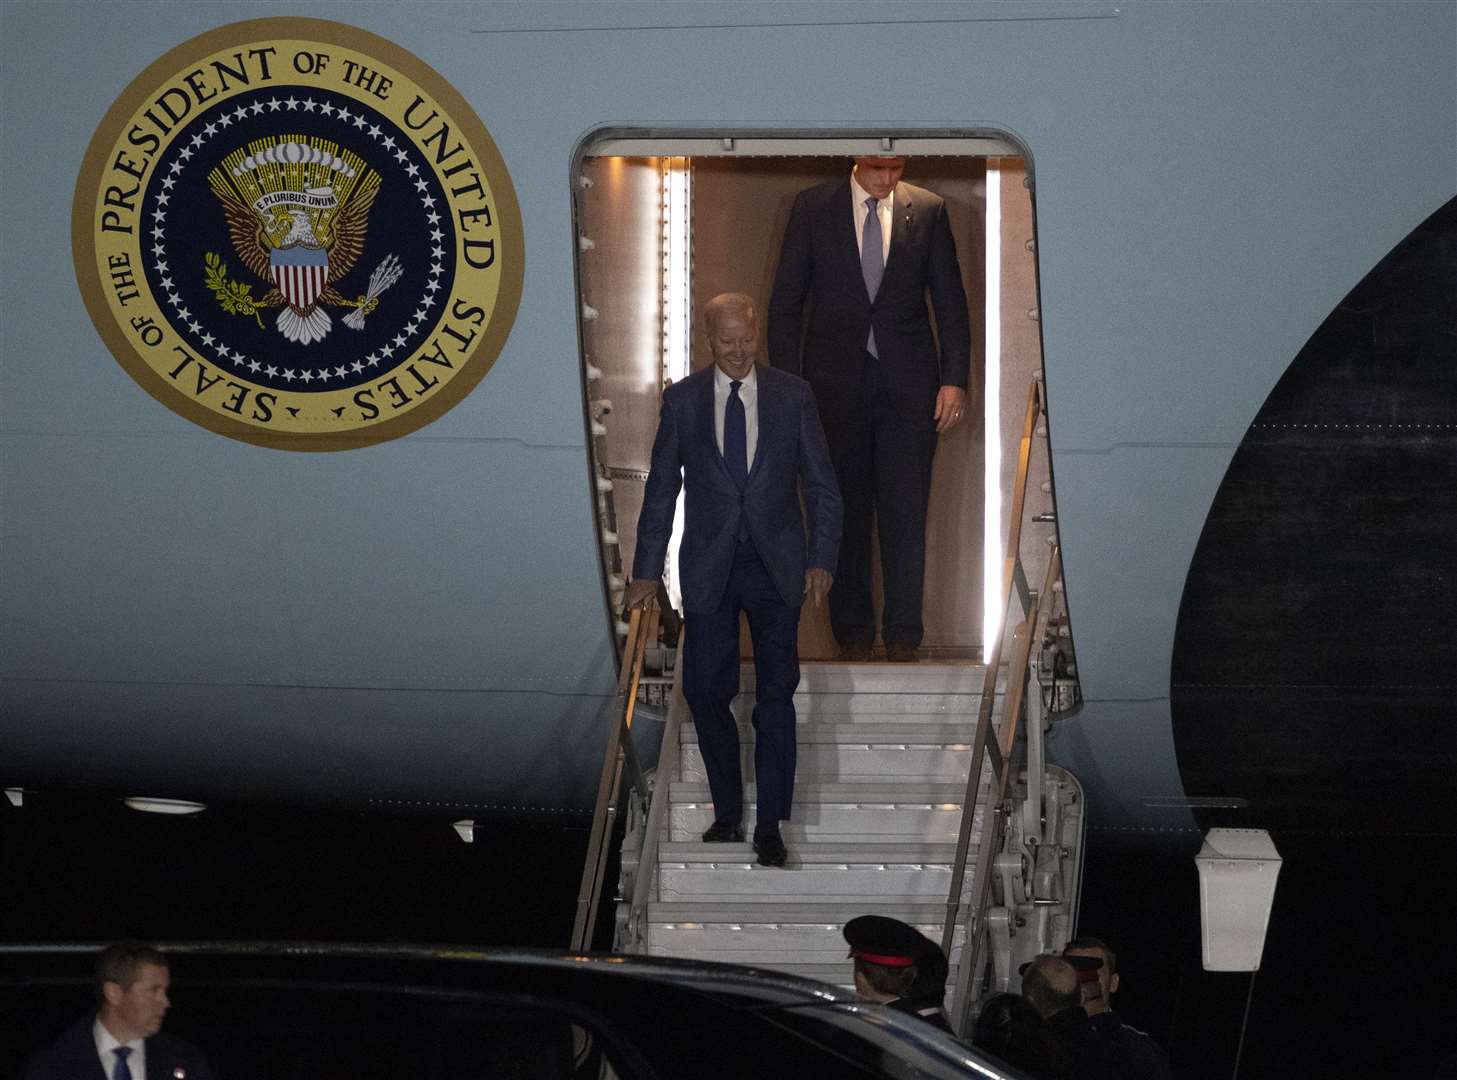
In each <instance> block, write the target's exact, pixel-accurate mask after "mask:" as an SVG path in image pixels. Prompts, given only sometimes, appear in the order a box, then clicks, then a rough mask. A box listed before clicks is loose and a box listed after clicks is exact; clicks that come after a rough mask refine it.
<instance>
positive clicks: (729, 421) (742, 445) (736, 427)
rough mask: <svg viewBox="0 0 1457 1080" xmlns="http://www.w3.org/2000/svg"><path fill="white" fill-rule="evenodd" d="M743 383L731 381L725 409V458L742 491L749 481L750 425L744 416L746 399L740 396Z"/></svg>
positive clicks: (734, 479)
mask: <svg viewBox="0 0 1457 1080" xmlns="http://www.w3.org/2000/svg"><path fill="white" fill-rule="evenodd" d="M742 385H743V383H741V382H739V381H737V380H734V381H732V382H730V383H729V387H730V392H729V398H728V402H727V404H725V406H724V410H723V460H724V464H726V465H727V466H728V471H729V476H731V477H733V481H734V484H735V485H737V486H738V489H739V490H740V491H743V490H744V487H745V486H746V485H747V484H748V482H749V425H748V421H747V420H746V419H745V417H744V399H743V398H741V397H739V387H740V386H742Z"/></svg>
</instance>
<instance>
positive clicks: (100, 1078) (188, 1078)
mask: <svg viewBox="0 0 1457 1080" xmlns="http://www.w3.org/2000/svg"><path fill="white" fill-rule="evenodd" d="M95 1021H96V1017H95V1015H94V1014H88V1015H87V1016H85V1017H84V1018H82V1019H81V1020H78V1021H77V1022H76V1023H75V1024H72V1025H71V1026H70V1027H68V1028H67V1029H66V1030H65V1031H63V1032H62V1033H61V1035H60V1037H59V1038H57V1039H56V1040H55V1041H54V1042H52V1043H50V1044H48V1045H46V1046H43V1047H41V1048H40V1049H39V1050H37V1051H36V1052H35V1053H34V1054H31V1055H30V1059H29V1060H28V1061H26V1063H25V1070H24V1071H23V1072H22V1073H21V1074H20V1075H21V1080H110V1078H109V1077H108V1076H107V1074H106V1071H105V1070H104V1069H102V1067H101V1059H100V1058H99V1057H97V1055H96V1040H95V1039H94V1038H92V1035H91V1025H92V1024H93V1023H95ZM178 1069H181V1070H182V1076H183V1077H184V1078H185V1080H214V1075H213V1071H212V1067H211V1066H210V1065H208V1062H207V1058H205V1057H203V1056H202V1052H201V1051H199V1050H198V1049H197V1047H195V1046H193V1045H192V1044H191V1043H189V1042H187V1041H185V1040H183V1039H179V1038H177V1036H175V1035H168V1034H166V1033H165V1032H159V1033H157V1034H156V1035H153V1036H152V1037H151V1038H150V1039H148V1040H147V1075H146V1080H174V1078H175V1077H176V1076H177V1075H178V1073H177V1070H178ZM136 1080H142V1078H141V1077H137V1078H136Z"/></svg>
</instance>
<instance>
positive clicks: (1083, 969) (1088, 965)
mask: <svg viewBox="0 0 1457 1080" xmlns="http://www.w3.org/2000/svg"><path fill="white" fill-rule="evenodd" d="M1063 959H1064V960H1066V961H1067V962H1068V963H1069V964H1071V965H1072V966H1073V967H1074V968H1075V969H1076V970H1077V973H1078V982H1080V983H1085V982H1097V981H1098V972H1099V971H1100V970H1102V967H1103V960H1102V958H1101V957H1098V956H1064V957H1063Z"/></svg>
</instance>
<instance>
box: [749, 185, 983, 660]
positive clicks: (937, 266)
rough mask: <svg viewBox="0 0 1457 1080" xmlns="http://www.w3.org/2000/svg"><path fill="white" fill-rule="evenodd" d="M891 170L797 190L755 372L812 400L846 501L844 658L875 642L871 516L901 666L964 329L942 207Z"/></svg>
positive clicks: (957, 385) (962, 374)
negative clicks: (794, 382) (765, 366)
mask: <svg viewBox="0 0 1457 1080" xmlns="http://www.w3.org/2000/svg"><path fill="white" fill-rule="evenodd" d="M905 160H906V159H905V158H903V157H862V158H857V159H856V161H855V168H854V171H853V172H852V173H851V174H850V175H849V176H847V177H846V178H845V179H843V180H836V181H832V182H830V183H828V184H824V185H821V186H819V187H815V188H810V189H809V190H807V191H802V192H800V194H799V196H798V197H797V198H796V199H795V201H794V208H793V210H792V211H791V212H790V215H789V224H788V226H787V227H786V228H785V231H784V243H783V246H782V248H781V250H780V255H779V269H778V272H777V274H776V275H775V279H774V292H773V295H772V297H771V298H770V301H769V362H770V364H772V365H773V366H774V367H776V368H781V369H783V370H785V371H791V372H794V373H795V374H801V373H802V374H803V375H804V377H805V378H806V379H808V380H809V383H810V385H811V386H813V387H814V392H815V398H816V399H817V401H818V402H819V408H820V415H821V416H822V417H823V419H824V424H825V437H826V439H827V440H828V442H829V447H830V455H831V457H832V458H833V459H834V463H835V475H836V476H837V477H838V479H839V482H840V493H841V495H842V497H843V498H844V501H845V527H844V540H843V543H842V546H841V549H840V566H839V572H838V574H839V576H838V579H837V581H836V584H835V591H834V593H832V594H831V596H830V623H831V627H832V629H833V630H834V633H835V640H836V641H837V642H838V643H839V645H840V658H841V659H844V660H867V659H869V657H870V646H871V645H872V644H873V642H874V640H875V610H874V602H873V599H872V597H871V589H870V577H871V566H870V563H871V559H870V555H871V546H870V523H871V519H872V517H873V518H875V519H876V520H877V522H878V531H879V534H880V560H881V572H882V577H883V580H884V592H885V603H884V610H883V611H882V614H881V639H882V641H883V642H884V644H885V647H886V657H887V659H889V660H896V661H908V660H914V659H916V650H917V648H918V647H919V646H920V644H921V637H922V633H923V629H924V628H923V625H922V621H921V606H922V596H923V592H924V587H925V570H926V510H927V505H928V502H929V499H930V493H931V458H932V455H933V454H934V453H935V450H936V439H937V436H938V435H939V434H940V433H941V432H944V431H948V430H950V429H951V428H952V427H954V426H955V425H956V424H958V423H960V422H961V420H962V418H963V417H964V416H965V414H966V409H967V392H966V386H967V377H968V374H969V372H970V365H971V324H970V319H969V317H968V315H967V310H966V291H965V289H964V288H963V287H962V284H961V270H960V268H959V266H958V265H957V262H956V244H955V241H954V240H953V239H952V236H951V226H950V224H949V222H948V220H947V215H946V205H945V203H944V202H943V201H942V200H941V198H940V197H939V196H937V195H934V194H932V193H931V192H929V191H926V190H925V189H923V188H918V187H912V186H911V185H910V184H905V183H902V182H901V179H900V178H901V174H902V172H904V170H905ZM927 295H929V296H930V298H931V304H932V306H933V307H934V308H935V313H936V331H935V333H934V334H933V332H932V330H931V320H930V318H929V317H928V315H927V312H926V297H927ZM806 309H807V312H808V313H807V316H806ZM938 337H939V345H940V347H939V350H938V348H937V339H938Z"/></svg>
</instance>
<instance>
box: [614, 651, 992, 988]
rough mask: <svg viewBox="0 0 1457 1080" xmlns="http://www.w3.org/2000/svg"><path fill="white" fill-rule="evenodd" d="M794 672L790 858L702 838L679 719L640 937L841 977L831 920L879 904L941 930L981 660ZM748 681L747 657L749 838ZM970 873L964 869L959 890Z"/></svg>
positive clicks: (706, 814)
mask: <svg viewBox="0 0 1457 1080" xmlns="http://www.w3.org/2000/svg"><path fill="white" fill-rule="evenodd" d="M801 670H802V677H801V681H800V686H799V691H798V693H797V694H796V696H795V708H796V712H797V718H798V729H797V730H798V778H797V780H796V783H795V790H794V810H793V817H792V818H791V820H789V821H786V822H784V824H783V833H784V839H785V841H786V843H787V844H788V847H789V851H790V856H789V862H788V865H787V866H786V867H784V868H783V869H774V868H770V867H766V866H762V865H759V864H758V863H757V862H756V860H755V856H754V853H753V851H752V850H751V848H750V845H749V844H748V843H704V842H702V840H701V836H702V833H703V832H704V830H705V829H706V828H708V827H709V825H710V824H712V822H713V804H712V800H711V799H710V797H709V791H708V784H707V777H706V775H705V773H704V770H703V762H702V757H701V755H700V753H699V749H698V743H697V735H696V732H695V731H694V729H693V726H692V722H691V720H685V721H684V723H683V725H682V728H681V738H680V752H679V754H678V756H677V760H678V768H677V770H676V771H675V774H674V775H673V776H671V777H669V778H668V781H669V785H670V786H669V790H668V796H669V807H668V821H667V824H666V827H665V828H664V830H663V834H662V836H661V838H660V841H659V846H658V850H657V853H656V854H657V860H656V863H657V868H656V875H655V880H654V881H653V882H652V885H651V891H650V893H649V897H650V899H649V903H648V906H647V912H646V919H645V920H644V921H643V923H642V924H641V925H642V933H643V941H641V942H640V943H638V946H637V947H638V948H639V949H641V950H643V951H646V952H648V953H649V954H651V955H655V956H677V957H686V958H694V959H704V960H719V961H726V962H731V963H738V964H747V965H751V966H755V967H763V968H768V969H772V970H776V971H783V972H789V973H793V974H796V975H802V976H806V977H809V978H813V979H819V980H821V981H824V982H828V983H833V984H837V985H839V986H843V987H847V988H848V987H851V986H853V975H852V966H851V962H850V960H849V959H848V958H847V956H846V946H845V939H844V937H843V936H842V929H843V927H844V925H845V923H846V922H848V921H849V920H851V919H853V918H855V917H857V916H860V915H866V914H875V915H885V916H890V917H892V918H895V919H900V920H901V921H903V922H905V923H908V924H910V925H912V926H914V927H916V928H917V929H919V930H920V931H921V932H922V933H924V934H925V935H926V936H927V937H930V938H932V939H933V940H935V941H938V942H939V941H940V939H941V932H942V925H943V922H944V920H945V917H946V898H947V893H948V890H949V887H950V882H951V877H952V864H953V862H954V860H955V853H956V838H957V830H958V829H959V828H960V824H961V814H962V803H963V801H964V799H965V796H966V773H967V770H968V768H969V767H970V761H971V747H970V743H971V738H972V732H973V731H974V728H975V723H976V714H977V708H978V705H979V702H980V697H981V689H982V682H983V677H984V669H983V668H982V667H980V666H978V665H973V664H969V663H961V664H953V663H948V664H930V663H921V664H863V665H861V664H843V663H805V664H803V665H802V668H801ZM753 691H754V686H753V669H752V666H750V665H745V666H744V668H743V683H742V692H741V694H740V697H739V698H738V700H737V702H736V704H735V711H736V715H738V717H739V724H740V729H741V734H742V740H741V741H742V744H743V748H744V755H743V756H744V776H745V780H746V783H747V790H746V791H745V797H744V803H745V807H746V809H747V810H748V811H749V812H750V816H749V817H748V818H747V819H746V820H745V822H744V827H745V832H746V833H748V834H750V835H752V830H753V826H754V820H753V817H752V812H751V811H752V807H753V806H754V805H755V794H756V792H755V789H754V785H753V771H752V770H753V751H752V747H753V732H752V727H751V726H750V724H749V722H748V713H749V711H750V710H751V708H752V703H753V697H754V693H753ZM998 692H999V693H1000V689H999V691H998ZM977 815H978V818H979V816H980V810H979V809H978V810H977ZM974 825H975V830H974V832H973V836H972V849H971V851H970V853H969V855H968V867H969V866H970V865H971V864H972V862H973V861H974V859H975V856H976V842H977V838H978V837H979V836H980V832H981V827H980V821H979V820H977V821H976V822H975V823H974ZM971 885H972V882H971V876H970V873H968V875H967V877H966V880H965V887H964V889H963V898H965V897H967V896H968V895H969V894H970V891H971ZM959 953H960V936H959V933H958V937H957V939H956V940H955V941H954V942H953V945H952V949H951V955H950V957H949V958H948V959H949V960H950V962H951V966H952V971H953V972H954V971H955V966H956V963H957V960H958V958H959Z"/></svg>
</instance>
